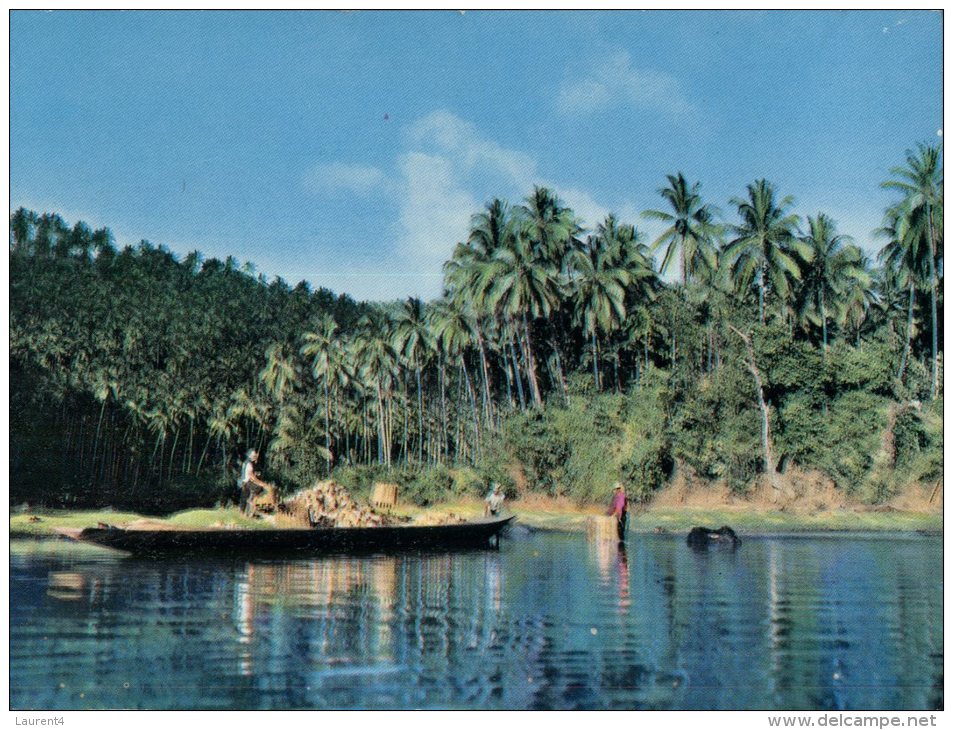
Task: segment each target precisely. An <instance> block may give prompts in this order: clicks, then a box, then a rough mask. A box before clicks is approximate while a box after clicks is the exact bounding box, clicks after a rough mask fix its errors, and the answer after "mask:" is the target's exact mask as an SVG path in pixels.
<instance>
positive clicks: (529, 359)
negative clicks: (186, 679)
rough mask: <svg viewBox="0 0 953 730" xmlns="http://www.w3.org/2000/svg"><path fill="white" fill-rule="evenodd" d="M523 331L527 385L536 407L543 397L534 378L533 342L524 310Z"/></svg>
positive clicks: (540, 405)
mask: <svg viewBox="0 0 953 730" xmlns="http://www.w3.org/2000/svg"><path fill="white" fill-rule="evenodd" d="M523 332H524V334H525V337H526V368H527V370H529V385H530V390H531V391H532V393H533V403H534V404H535V405H536V406H537V407H542V405H543V397H542V396H541V395H540V392H539V381H538V380H537V379H536V360H535V358H534V357H533V342H532V340H531V338H530V333H529V322H528V321H527V318H526V312H523Z"/></svg>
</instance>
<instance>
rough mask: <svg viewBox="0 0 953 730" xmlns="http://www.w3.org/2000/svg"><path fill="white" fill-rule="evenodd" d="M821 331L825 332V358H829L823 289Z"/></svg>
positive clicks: (822, 291)
mask: <svg viewBox="0 0 953 730" xmlns="http://www.w3.org/2000/svg"><path fill="white" fill-rule="evenodd" d="M821 330H822V331H823V332H824V357H827V307H826V306H825V303H824V290H823V289H821Z"/></svg>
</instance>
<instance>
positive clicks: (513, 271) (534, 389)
mask: <svg viewBox="0 0 953 730" xmlns="http://www.w3.org/2000/svg"><path fill="white" fill-rule="evenodd" d="M539 250H540V248H539V242H538V241H536V242H534V241H533V240H531V239H529V238H528V237H527V236H525V235H522V234H520V233H517V234H516V235H514V236H512V237H510V238H509V239H508V245H507V246H505V247H503V248H500V249H498V250H497V251H495V252H494V253H493V256H491V257H490V258H489V259H488V260H487V261H486V262H485V263H484V264H483V265H482V266H480V267H479V279H478V283H477V287H476V288H477V292H478V298H477V300H476V302H477V305H478V306H481V305H483V306H486V307H488V308H489V310H490V311H492V312H494V313H495V314H496V315H497V316H498V317H500V318H501V319H502V320H503V321H504V322H509V323H516V322H517V321H518V322H519V326H521V327H522V332H521V335H522V343H521V344H523V346H524V347H523V349H524V353H525V360H526V369H527V373H528V377H529V383H530V392H531V394H532V397H533V403H534V405H536V406H541V405H542V403H543V399H542V395H541V393H540V389H539V380H538V378H537V374H536V361H535V358H534V355H533V342H532V335H531V332H530V326H529V318H530V317H542V316H546V315H548V314H549V312H550V311H551V310H552V308H553V307H554V306H555V305H556V304H557V303H558V302H559V299H560V291H561V288H562V285H563V282H562V277H561V276H560V272H559V269H558V268H557V266H556V265H555V264H554V263H553V262H552V260H551V259H549V258H548V257H546V256H543V255H537V251H539ZM519 326H517V327H516V329H517V330H518V329H519Z"/></svg>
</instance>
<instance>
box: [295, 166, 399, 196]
mask: <svg viewBox="0 0 953 730" xmlns="http://www.w3.org/2000/svg"><path fill="white" fill-rule="evenodd" d="M385 181H386V176H385V175H384V173H383V171H381V170H380V169H378V168H376V167H371V166H370V165H355V164H347V163H343V162H332V163H330V164H327V165H315V166H314V167H313V168H311V169H310V170H309V171H308V172H307V173H305V175H304V178H303V180H302V184H303V185H304V187H305V189H306V190H308V191H309V192H312V193H315V194H322V193H355V194H358V195H367V194H368V193H370V192H372V191H373V190H376V189H378V188H380V187H381V186H382V185H383V184H384V183H385Z"/></svg>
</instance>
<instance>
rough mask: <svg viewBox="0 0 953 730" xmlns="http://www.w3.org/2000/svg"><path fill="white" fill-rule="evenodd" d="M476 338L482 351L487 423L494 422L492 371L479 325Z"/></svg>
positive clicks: (481, 361) (484, 405)
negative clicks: (491, 392) (491, 390)
mask: <svg viewBox="0 0 953 730" xmlns="http://www.w3.org/2000/svg"><path fill="white" fill-rule="evenodd" d="M476 336H477V347H478V348H479V350H480V370H481V371H482V375H483V407H484V410H485V411H486V418H487V421H488V422H490V421H492V418H493V414H492V407H493V398H492V396H491V394H490V369H489V367H488V365H487V361H486V347H485V346H484V344H483V332H482V331H481V329H480V325H479V323H477V326H476Z"/></svg>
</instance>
